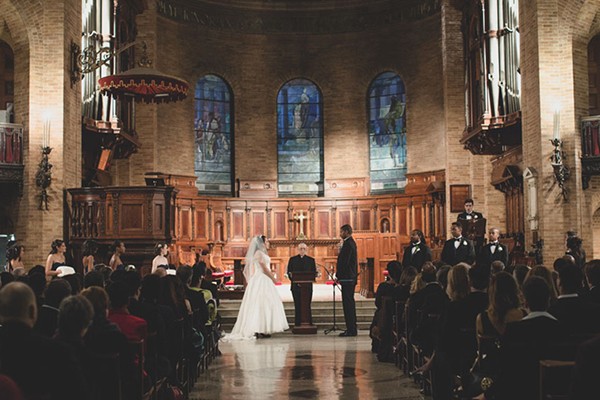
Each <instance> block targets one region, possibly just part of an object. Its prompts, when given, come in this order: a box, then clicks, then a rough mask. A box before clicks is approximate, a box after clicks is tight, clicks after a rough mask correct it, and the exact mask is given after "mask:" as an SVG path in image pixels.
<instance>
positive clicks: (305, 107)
mask: <svg viewBox="0 0 600 400" xmlns="http://www.w3.org/2000/svg"><path fill="white" fill-rule="evenodd" d="M277 156H278V157H277V178H278V190H279V194H280V195H281V196H296V195H313V196H322V195H323V118H322V104H321V92H320V91H319V88H318V87H317V86H316V85H315V84H314V83H312V82H311V81H309V80H307V79H293V80H291V81H289V82H288V83H286V84H285V85H283V87H282V88H281V89H280V90H279V94H278V95H277Z"/></svg>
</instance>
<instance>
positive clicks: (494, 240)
mask: <svg viewBox="0 0 600 400" xmlns="http://www.w3.org/2000/svg"><path fill="white" fill-rule="evenodd" d="M499 238H500V229H498V228H491V229H490V230H489V232H488V240H489V242H488V244H486V245H485V246H483V248H482V249H481V251H480V252H479V256H478V257H477V264H481V265H485V266H488V267H489V266H490V265H492V262H494V261H502V263H504V267H508V248H506V246H504V245H503V244H502V243H500V242H498V239H499Z"/></svg>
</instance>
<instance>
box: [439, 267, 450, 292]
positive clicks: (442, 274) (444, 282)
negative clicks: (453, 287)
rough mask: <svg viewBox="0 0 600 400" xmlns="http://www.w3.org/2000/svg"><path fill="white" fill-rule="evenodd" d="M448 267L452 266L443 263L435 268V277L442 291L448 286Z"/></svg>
mask: <svg viewBox="0 0 600 400" xmlns="http://www.w3.org/2000/svg"><path fill="white" fill-rule="evenodd" d="M450 268H452V267H451V266H450V265H445V264H444V265H442V266H440V267H439V268H438V269H437V272H436V274H435V278H436V279H437V281H438V283H439V284H440V286H441V287H442V289H444V291H446V288H447V287H448V273H449V272H450Z"/></svg>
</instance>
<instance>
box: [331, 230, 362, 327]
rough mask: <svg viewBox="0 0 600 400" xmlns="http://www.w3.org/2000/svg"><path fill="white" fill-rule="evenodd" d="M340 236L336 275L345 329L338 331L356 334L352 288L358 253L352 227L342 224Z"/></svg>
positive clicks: (354, 285) (354, 286) (355, 274)
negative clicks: (340, 243)
mask: <svg viewBox="0 0 600 400" xmlns="http://www.w3.org/2000/svg"><path fill="white" fill-rule="evenodd" d="M340 237H341V238H342V241H343V242H342V248H341V249H340V254H338V259H337V265H336V277H337V279H338V281H339V283H340V285H341V286H342V306H343V307H344V320H345V321H346V331H344V332H342V333H340V336H356V334H357V331H358V329H357V327H356V304H355V303H354V289H355V288H356V278H357V276H358V255H357V252H356V242H355V241H354V239H353V238H352V227H351V226H350V225H347V224H346V225H343V226H342V227H341V228H340Z"/></svg>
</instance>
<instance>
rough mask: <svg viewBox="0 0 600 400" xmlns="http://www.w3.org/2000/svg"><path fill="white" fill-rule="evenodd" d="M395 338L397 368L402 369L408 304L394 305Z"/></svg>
mask: <svg viewBox="0 0 600 400" xmlns="http://www.w3.org/2000/svg"><path fill="white" fill-rule="evenodd" d="M394 308H395V309H394V336H395V337H396V345H395V352H394V353H395V355H396V366H397V367H398V368H402V365H403V364H402V360H403V351H404V350H403V349H404V346H403V343H402V340H403V338H405V337H406V332H405V331H404V324H403V322H404V309H405V308H406V302H403V301H396V302H395V304H394Z"/></svg>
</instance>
